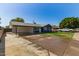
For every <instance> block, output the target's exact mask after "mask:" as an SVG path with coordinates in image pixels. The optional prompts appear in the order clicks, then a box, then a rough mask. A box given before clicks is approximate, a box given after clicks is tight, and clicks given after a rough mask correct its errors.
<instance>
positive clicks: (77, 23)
mask: <svg viewBox="0 0 79 59" xmlns="http://www.w3.org/2000/svg"><path fill="white" fill-rule="evenodd" d="M59 27H60V28H72V29H74V28H79V18H78V17H67V18H64V19H63V20H62V21H61V22H60V24H59Z"/></svg>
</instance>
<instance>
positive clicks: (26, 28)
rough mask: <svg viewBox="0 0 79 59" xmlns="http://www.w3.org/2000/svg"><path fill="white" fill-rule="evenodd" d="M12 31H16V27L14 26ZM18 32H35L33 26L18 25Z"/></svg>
mask: <svg viewBox="0 0 79 59" xmlns="http://www.w3.org/2000/svg"><path fill="white" fill-rule="evenodd" d="M12 32H15V33H16V27H13V28H12ZM17 32H18V33H33V27H17Z"/></svg>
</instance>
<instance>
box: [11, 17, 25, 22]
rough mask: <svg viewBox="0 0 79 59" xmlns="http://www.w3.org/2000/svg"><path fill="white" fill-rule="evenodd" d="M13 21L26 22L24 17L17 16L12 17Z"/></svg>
mask: <svg viewBox="0 0 79 59" xmlns="http://www.w3.org/2000/svg"><path fill="white" fill-rule="evenodd" d="M11 21H15V22H24V19H23V18H19V17H17V18H15V19H12V20H11Z"/></svg>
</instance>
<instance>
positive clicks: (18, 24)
mask: <svg viewBox="0 0 79 59" xmlns="http://www.w3.org/2000/svg"><path fill="white" fill-rule="evenodd" d="M11 25H15V26H33V27H42V25H40V24H32V23H23V22H11Z"/></svg>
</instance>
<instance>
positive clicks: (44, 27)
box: [41, 24, 52, 32]
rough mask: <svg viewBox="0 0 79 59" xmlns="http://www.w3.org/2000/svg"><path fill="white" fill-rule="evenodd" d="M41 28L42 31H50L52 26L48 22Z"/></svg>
mask: <svg viewBox="0 0 79 59" xmlns="http://www.w3.org/2000/svg"><path fill="white" fill-rule="evenodd" d="M41 29H42V32H51V31H52V26H51V25H50V24H47V25H45V26H43V27H42V28H41Z"/></svg>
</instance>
